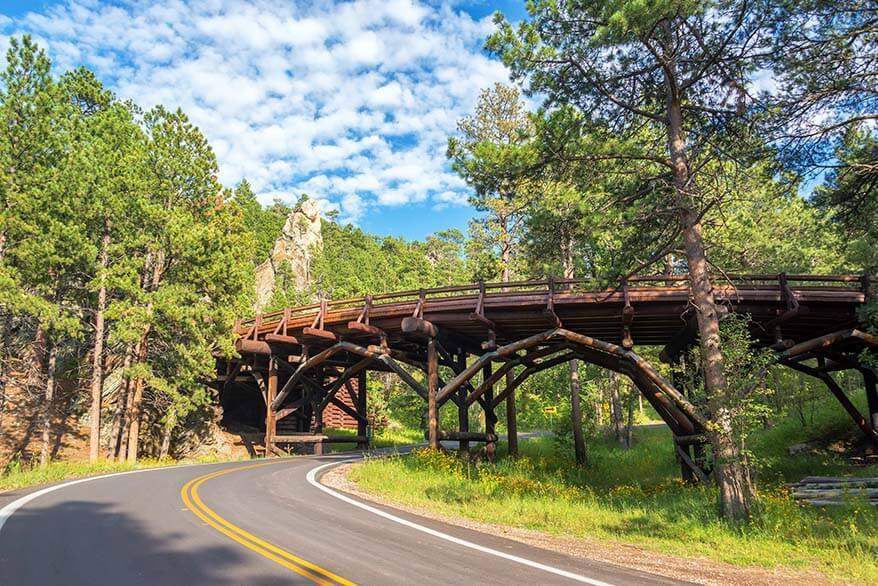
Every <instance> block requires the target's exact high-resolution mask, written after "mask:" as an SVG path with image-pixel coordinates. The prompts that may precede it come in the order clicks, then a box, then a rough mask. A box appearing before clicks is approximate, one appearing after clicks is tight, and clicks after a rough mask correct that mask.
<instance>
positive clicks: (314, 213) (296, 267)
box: [254, 199, 323, 311]
mask: <svg viewBox="0 0 878 586" xmlns="http://www.w3.org/2000/svg"><path fill="white" fill-rule="evenodd" d="M322 245H323V236H322V235H321V231H320V209H319V208H318V206H317V202H316V201H315V200H313V199H306V200H305V201H303V202H302V203H301V204H300V205H299V206H296V209H295V210H293V211H292V212H291V213H290V215H289V216H288V217H287V221H286V222H285V223H284V227H283V232H281V235H280V237H279V238H278V239H277V241H275V243H274V248H273V249H272V250H271V254H270V255H269V256H268V259H267V260H266V261H265V262H263V263H262V264H261V265H259V266H258V267H257V268H256V303H255V305H254V309H255V310H256V311H262V310H263V309H264V308H265V306H266V305H267V304H268V303H269V301H270V300H271V295H272V293H273V292H274V287H275V282H276V280H277V277H278V274H279V273H280V272H281V271H282V270H283V272H284V276H285V277H287V278H291V279H292V283H290V285H292V286H293V287H295V288H297V289H306V288H307V287H308V285H309V284H310V281H309V276H310V268H311V259H312V256H313V252H314V250H315V249H316V248H319V247H320V246H322ZM285 264H288V265H289V268H288V269H284V268H283V267H284V265H285Z"/></svg>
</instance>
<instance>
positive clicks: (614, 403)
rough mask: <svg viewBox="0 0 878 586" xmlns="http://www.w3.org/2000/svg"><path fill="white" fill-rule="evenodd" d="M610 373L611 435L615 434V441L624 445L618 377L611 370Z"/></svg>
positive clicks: (623, 424) (623, 423)
mask: <svg viewBox="0 0 878 586" xmlns="http://www.w3.org/2000/svg"><path fill="white" fill-rule="evenodd" d="M609 375H610V405H611V407H612V411H613V435H615V436H616V441H617V442H619V445H621V446H624V445H625V420H624V415H623V413H622V397H621V394H620V393H619V377H618V375H617V374H616V373H615V372H613V371H609Z"/></svg>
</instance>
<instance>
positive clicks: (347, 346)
mask: <svg viewBox="0 0 878 586" xmlns="http://www.w3.org/2000/svg"><path fill="white" fill-rule="evenodd" d="M340 352H349V353H351V354H357V355H359V356H362V357H364V358H372V359H373V360H376V361H378V362H381V363H382V364H383V365H384V366H386V367H387V368H388V369H390V370H392V371H393V372H395V373H396V374H397V375H398V376H399V377H400V378H401V379H402V380H403V381H404V382H405V383H406V384H407V385H409V386H410V387H411V388H412V389H414V391H415V392H416V393H418V394H419V395H420V396H421V397H422V398H423V399H426V398H427V390H426V389H425V388H424V387H423V385H421V384H420V383H419V382H418V381H416V380H415V379H414V378H413V377H412V375H410V374H409V373H408V372H406V371H405V369H403V368H402V367H401V366H400V365H399V364H397V363H396V361H394V360H393V359H392V358H391V357H390V356H388V355H387V354H386V353H384V352H382V351H381V349H380V348H375V347H374V346H370V347H369V348H363V347H362V346H359V345H357V344H353V343H351V342H338V343H336V344H335V345H333V346H330V347H329V348H327V349H326V350H323V351H322V352H320V353H318V354H315V355H314V356H312V357H310V358H308V359H307V360H306V361H304V362H302V363H301V364H300V365H299V367H298V368H297V369H296V371H295V372H294V373H293V376H291V377H290V378H289V379H288V380H287V382H286V383H284V386H283V388H282V389H281V390H280V392H279V393H278V396H277V398H276V399H275V400H274V403H273V404H272V407H273V408H274V409H275V410H277V409H280V408H281V406H282V404H283V400H284V399H285V398H286V396H287V395H288V394H289V392H290V391H291V390H292V389H293V388H294V387H295V386H296V385H297V384H299V383H300V382H302V380H303V378H304V376H305V373H306V372H308V371H309V370H311V369H313V368H315V367H317V366H320V365H321V364H323V363H324V362H326V361H327V360H329V359H330V358H331V357H332V356H334V355H335V354H338V353H340Z"/></svg>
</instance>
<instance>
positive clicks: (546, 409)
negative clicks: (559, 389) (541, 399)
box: [543, 405, 558, 415]
mask: <svg viewBox="0 0 878 586" xmlns="http://www.w3.org/2000/svg"><path fill="white" fill-rule="evenodd" d="M557 412H558V408H557V407H555V406H554V405H550V406H549V407H543V413H549V414H551V415H555V414H556V413H557Z"/></svg>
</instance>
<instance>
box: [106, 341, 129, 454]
mask: <svg viewBox="0 0 878 586" xmlns="http://www.w3.org/2000/svg"><path fill="white" fill-rule="evenodd" d="M134 353H135V347H133V346H129V347H128V348H127V349H126V350H125V358H124V359H123V360H122V372H125V371H126V370H127V369H129V368H130V367H131V362H132V361H133V360H134ZM130 393H131V379H130V377H128V376H127V375H126V376H125V377H124V378H123V380H122V387H121V388H120V389H119V395H118V397H117V398H116V410H115V412H114V413H113V426H112V428H111V429H110V443H109V446H108V448H107V458H109V459H111V460H117V459H118V460H121V459H124V455H121V454H120V452H121V443H122V442H121V438H122V437H123V432H124V431H125V429H126V425H125V414H126V413H127V411H128V402H129V399H130V397H129V395H130Z"/></svg>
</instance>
